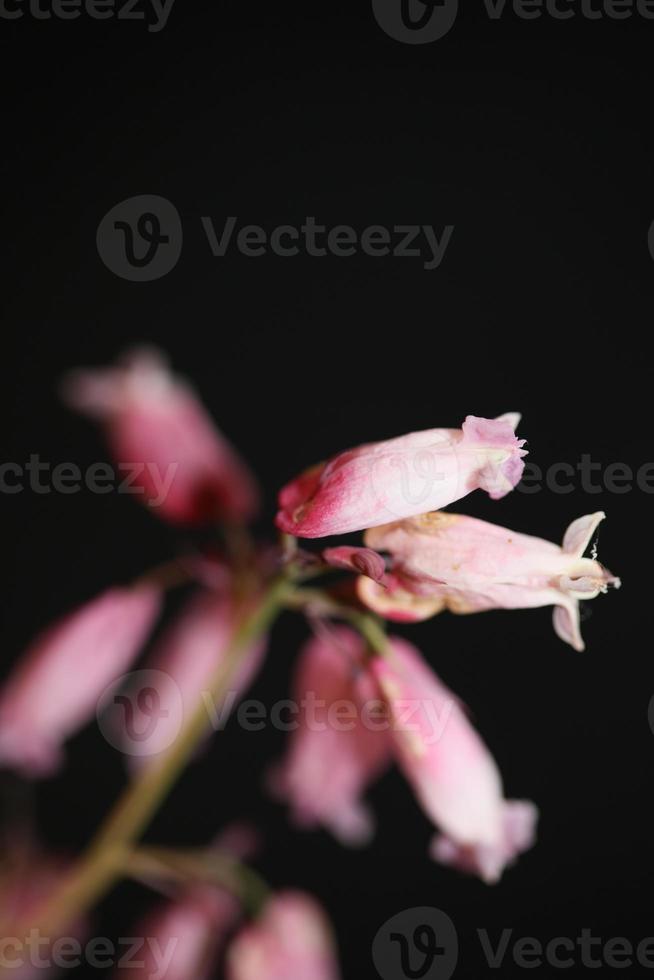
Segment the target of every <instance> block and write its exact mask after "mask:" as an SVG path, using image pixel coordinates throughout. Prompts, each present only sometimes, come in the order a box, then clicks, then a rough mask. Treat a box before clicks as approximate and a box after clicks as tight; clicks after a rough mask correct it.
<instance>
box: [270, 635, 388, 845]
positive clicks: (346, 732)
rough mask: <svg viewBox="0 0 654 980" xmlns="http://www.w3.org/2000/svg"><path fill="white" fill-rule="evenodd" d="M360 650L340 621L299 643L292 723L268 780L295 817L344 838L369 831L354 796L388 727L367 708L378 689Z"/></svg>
mask: <svg viewBox="0 0 654 980" xmlns="http://www.w3.org/2000/svg"><path fill="white" fill-rule="evenodd" d="M365 652H366V651H365V644H364V642H363V640H362V639H361V637H360V636H359V635H358V634H357V633H355V632H354V631H353V630H351V629H349V628H348V627H344V626H342V627H329V628H328V629H327V630H326V631H325V632H324V633H321V634H320V635H319V636H316V637H315V638H314V639H312V640H310V641H309V642H308V643H307V644H306V645H305V647H304V648H303V650H302V651H301V653H300V656H299V659H298V664H297V668H296V675H295V678H294V682H293V700H294V703H295V704H296V705H297V706H298V712H299V713H298V714H297V716H296V717H295V718H294V720H295V721H296V722H297V724H298V727H297V728H296V729H295V731H293V732H291V733H290V736H289V745H288V750H287V755H286V758H285V759H284V761H283V763H282V764H281V765H278V766H277V767H275V768H274V769H273V771H272V772H271V774H270V775H269V781H268V785H269V788H270V790H271V791H272V792H273V794H274V795H275V796H277V797H278V798H280V799H281V800H284V801H287V802H288V803H289V804H290V806H291V811H292V816H293V820H294V822H295V823H296V824H298V825H299V826H302V827H307V828H309V827H314V826H316V825H319V824H322V825H323V826H325V827H327V828H328V829H329V830H331V831H332V832H333V833H335V834H336V836H337V837H338V838H339V839H340V840H341V841H343V842H347V843H349V844H352V845H356V844H360V843H363V842H365V840H366V839H367V836H368V835H369V834H370V833H371V832H372V821H371V819H370V818H369V816H368V815H367V813H366V811H365V809H364V808H363V807H362V805H361V801H360V797H361V795H362V794H363V792H364V791H365V790H366V789H367V787H368V785H369V784H370V783H371V782H372V781H373V779H375V778H376V777H377V776H378V775H379V774H380V773H381V771H382V770H383V769H384V767H385V766H386V765H387V764H388V763H389V761H390V752H391V747H390V742H389V738H388V733H387V732H386V731H385V730H379V729H380V726H379V725H378V724H377V725H375V718H374V716H373V717H372V718H371V716H370V715H369V714H368V713H367V712H368V711H370V710H371V709H372V708H373V707H374V706H375V704H377V705H378V704H379V695H378V693H377V692H376V690H375V688H374V685H373V684H372V683H371V682H370V679H369V678H368V676H367V675H366V674H365V673H364V672H363V670H362V664H363V658H364V654H365ZM370 719H371V720H372V723H371V721H370Z"/></svg>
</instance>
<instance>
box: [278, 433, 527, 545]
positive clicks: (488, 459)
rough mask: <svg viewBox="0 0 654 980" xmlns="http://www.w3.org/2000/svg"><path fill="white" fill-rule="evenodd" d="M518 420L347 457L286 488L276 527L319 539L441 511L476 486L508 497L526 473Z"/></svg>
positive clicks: (416, 437) (416, 436)
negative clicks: (523, 473)
mask: <svg viewBox="0 0 654 980" xmlns="http://www.w3.org/2000/svg"><path fill="white" fill-rule="evenodd" d="M518 419H519V416H517V415H515V414H510V415H508V416H502V417H501V418H499V419H495V420H494V421H493V420H489V419H480V418H475V417H474V416H473V415H469V416H468V417H467V419H466V420H465V422H464V423H463V427H462V428H461V429H429V430H426V431H424V432H412V433H410V434H409V435H405V436H400V437H399V438H397V439H389V440H388V441H386V442H375V443H370V444H368V445H364V446H359V447H358V448H357V449H350V450H348V451H347V452H344V453H341V454H340V455H338V456H335V457H334V458H333V459H331V460H330V461H329V462H328V463H324V464H322V465H319V466H314V467H313V468H312V469H310V470H307V471H306V472H304V473H302V474H301V475H300V476H299V477H297V478H296V479H295V480H293V481H292V482H291V483H289V484H287V486H285V487H284V488H283V489H282V491H281V492H280V494H279V505H280V510H279V512H278V514H277V518H276V523H277V527H279V528H280V529H281V530H282V531H285V532H286V533H287V534H293V535H296V536H298V537H301V538H321V537H325V536H326V535H332V534H345V533H347V532H349V531H360V530H362V529H363V528H368V527H376V526H377V525H379V524H385V523H386V522H388V521H391V520H396V519H398V518H402V517H410V516H411V515H413V514H423V513H425V512H426V511H430V510H438V509H439V508H441V507H446V506H447V505H448V504H451V503H453V502H454V501H455V500H459V499H460V498H461V497H465V496H466V495H467V494H468V493H470V492H471V491H472V490H475V489H476V488H478V487H479V488H482V489H484V490H486V491H487V492H488V493H489V494H490V495H491V497H493V498H494V499H497V498H499V497H503V496H504V494H506V493H508V492H509V490H511V489H513V487H514V486H515V485H516V484H517V483H518V482H519V480H520V477H521V475H522V471H523V468H524V463H523V462H522V457H523V456H524V455H526V450H525V449H523V448H522V446H523V445H524V439H517V438H516V436H515V434H514V431H513V427H514V425H515V424H517V420H518Z"/></svg>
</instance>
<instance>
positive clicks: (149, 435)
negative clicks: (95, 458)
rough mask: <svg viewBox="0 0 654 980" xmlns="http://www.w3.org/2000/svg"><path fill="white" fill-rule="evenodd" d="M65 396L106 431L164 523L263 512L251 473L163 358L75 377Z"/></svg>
mask: <svg viewBox="0 0 654 980" xmlns="http://www.w3.org/2000/svg"><path fill="white" fill-rule="evenodd" d="M63 390H64V397H65V398H66V400H67V402H68V403H69V404H70V405H71V406H73V407H74V408H76V409H78V410H80V411H82V412H85V413H87V414H89V415H92V416H95V417H97V418H99V419H100V420H101V421H102V422H103V423H104V426H105V430H106V434H107V438H108V441H109V445H110V448H111V451H112V454H113V456H114V459H115V460H116V462H117V463H118V464H119V466H120V467H122V468H123V469H124V470H129V474H130V475H131V476H132V477H133V487H134V488H138V489H139V490H140V491H141V493H140V494H139V499H141V500H143V501H144V502H145V503H147V504H148V505H149V506H150V507H151V508H152V509H153V510H155V511H156V512H157V513H158V514H159V515H160V516H162V517H164V518H165V519H166V520H169V521H172V522H174V523H179V524H198V523H203V522H210V521H214V520H218V519H225V520H234V521H241V520H247V519H249V518H251V517H252V516H253V514H254V513H255V511H256V510H257V507H258V502H259V492H258V488H257V486H256V483H255V481H254V478H253V477H252V475H251V473H250V471H249V469H248V468H247V467H246V466H245V464H244V463H243V462H242V461H241V459H240V458H239V456H238V455H237V454H236V452H235V450H234V449H232V447H231V446H230V444H229V443H228V442H227V441H226V439H225V438H224V437H223V436H222V435H221V433H220V432H219V431H218V430H217V429H216V427H215V426H214V424H213V422H212V420H211V419H210V417H209V416H208V415H207V413H206V411H205V409H204V408H203V406H202V405H201V404H200V402H199V401H198V399H197V398H196V396H195V393H194V392H193V390H192V389H191V388H190V387H188V386H187V385H186V384H185V383H184V382H183V381H181V380H179V379H178V378H176V377H174V376H173V375H172V374H171V373H170V372H169V370H168V368H167V365H166V362H165V360H164V359H163V357H162V356H161V355H160V354H159V353H158V352H157V351H153V350H150V349H141V350H136V351H134V352H132V353H130V354H129V355H128V356H126V357H124V358H123V359H122V361H121V362H120V363H119V365H118V366H116V367H112V368H104V369H100V370H82V371H76V372H73V373H72V374H71V375H69V377H68V378H67V379H66V381H65V384H64V389H63Z"/></svg>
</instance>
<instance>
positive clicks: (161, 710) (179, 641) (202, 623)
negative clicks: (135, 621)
mask: <svg viewBox="0 0 654 980" xmlns="http://www.w3.org/2000/svg"><path fill="white" fill-rule="evenodd" d="M244 612H245V610H244V609H243V608H242V605H241V604H238V603H237V601H236V599H235V597H234V595H233V592H232V591H231V585H229V586H228V587H227V589H226V591H224V592H220V593H218V592H213V591H211V592H210V591H201V592H198V593H196V594H195V595H193V596H192V597H191V598H190V599H189V600H188V601H187V603H186V605H185V606H184V607H183V608H182V610H181V612H180V613H179V614H178V616H177V618H176V619H175V620H173V622H172V623H171V625H170V626H169V627H168V629H167V630H166V631H165V632H164V634H163V636H162V637H161V639H160V640H159V641H158V643H157V644H156V645H155V647H154V649H153V651H152V655H151V656H150V657H149V659H148V663H147V667H148V668H149V669H148V670H146V671H144V672H143V674H142V675H137V679H138V680H140V678H141V677H143V678H144V679H145V682H146V689H145V691H144V690H143V689H134V690H128V691H127V692H126V698H127V701H128V703H130V704H132V705H134V704H136V705H138V703H139V699H140V698H141V697H146V698H147V699H149V700H150V702H151V704H152V705H153V706H154V708H155V709H156V710H155V713H154V714H153V715H152V720H153V724H152V725H151V726H148V728H147V729H146V730H145V731H144V732H143V734H142V735H141V737H140V739H139V741H138V742H137V743H135V742H134V737H133V734H132V732H131V730H130V728H129V727H128V726H129V719H128V717H127V715H126V714H124V713H123V714H121V715H119V716H118V717H119V718H120V731H119V732H118V733H117V735H118V737H119V741H120V742H122V744H123V746H124V750H125V752H126V753H127V754H129V756H130V764H131V766H132V767H133V768H135V769H138V768H140V767H141V766H143V765H145V764H147V763H148V761H149V760H150V759H151V758H154V757H156V756H157V755H159V754H160V753H161V752H163V751H165V750H166V749H167V748H168V747H169V746H170V745H171V744H172V743H173V742H174V741H175V738H176V737H177V735H178V734H179V732H180V731H181V728H182V725H183V722H184V719H185V718H188V717H189V716H190V715H192V713H193V712H194V711H195V709H196V707H197V705H198V703H200V700H201V698H202V697H203V695H205V696H208V688H209V684H210V681H211V679H212V676H213V674H214V672H215V671H216V670H217V668H218V667H219V665H220V663H221V662H222V660H223V659H224V656H225V652H226V650H227V647H228V644H229V641H230V639H231V637H232V636H233V633H234V630H235V628H236V626H237V624H238V621H239V618H240V617H242V616H243V614H244ZM264 652H265V641H264V640H258V641H257V642H255V643H253V644H251V646H250V648H249V649H248V650H246V651H244V653H243V655H242V657H240V658H239V667H238V668H237V670H236V672H235V674H234V676H233V677H231V678H230V679H229V683H228V690H227V692H226V694H225V697H224V698H223V699H222V700H221V702H220V704H214V703H213V702H211V701H208V702H207V704H206V707H207V714H208V718H209V720H210V721H211V723H212V724H214V725H224V724H225V723H226V721H227V719H228V717H229V714H230V713H231V710H232V708H233V706H234V705H235V704H236V703H237V702H238V701H239V700H240V698H241V697H242V696H243V694H244V693H245V691H246V690H247V688H248V687H249V686H250V684H251V683H252V681H253V680H254V678H255V676H256V674H257V672H258V671H259V668H260V667H261V663H262V660H263V656H264ZM171 682H172V685H173V689H174V691H175V693H176V694H177V695H178V696H179V707H180V709H181V710H176V709H175V705H173V704H170V703H169V701H170V686H171ZM153 698H154V700H152V699H153ZM175 704H177V700H176V702H175ZM135 750H137V751H135ZM137 752H138V754H137Z"/></svg>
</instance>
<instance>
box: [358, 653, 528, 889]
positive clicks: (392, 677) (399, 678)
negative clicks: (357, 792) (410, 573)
mask: <svg viewBox="0 0 654 980" xmlns="http://www.w3.org/2000/svg"><path fill="white" fill-rule="evenodd" d="M371 669H372V671H373V673H374V676H375V677H376V678H377V681H378V683H379V685H380V687H381V690H382V692H383V694H384V697H385V698H386V701H387V703H388V706H389V710H390V715H391V721H392V724H391V732H392V736H393V744H394V748H395V753H396V758H397V762H398V764H399V766H400V768H401V769H402V771H403V772H404V775H405V776H406V778H407V780H408V781H409V783H410V784H411V786H412V787H413V790H414V792H415V794H416V796H417V798H418V801H419V803H420V805H421V806H422V808H423V810H424V811H425V813H426V814H427V816H428V817H429V818H430V819H431V820H432V821H433V822H434V823H435V824H436V825H437V827H438V828H439V829H440V830H441V831H442V836H437V837H436V838H435V839H434V841H433V843H432V847H431V854H432V856H433V857H434V858H435V859H436V860H437V861H440V862H442V863H444V864H451V865H454V866H456V867H458V868H459V869H460V870H464V871H468V872H470V873H474V874H477V875H479V876H480V877H481V878H482V879H483V880H484V881H486V882H488V883H493V882H495V881H497V880H498V879H499V878H500V876H501V874H502V871H503V869H504V867H505V866H506V865H507V864H510V863H511V862H512V861H513V860H514V859H515V858H516V857H517V856H518V854H520V853H521V852H522V851H524V850H526V849H527V848H528V847H531V845H532V844H533V841H534V827H535V823H536V819H537V811H536V808H535V807H534V806H533V804H531V803H528V802H526V801H522V800H508V801H507V800H505V799H504V796H503V792H502V781H501V778H500V774H499V772H498V770H497V766H496V765H495V762H494V760H493V758H492V756H491V755H490V753H489V751H488V749H487V748H486V746H485V745H484V743H483V742H482V740H481V739H480V737H479V735H478V734H477V732H476V731H475V730H474V728H473V727H472V725H471V724H470V722H469V721H468V719H467V717H466V715H465V712H464V710H463V708H462V706H461V704H460V703H459V701H458V700H457V699H456V698H455V696H454V695H453V694H452V693H451V692H450V691H449V690H448V689H447V688H446V687H445V686H444V685H443V684H442V683H441V681H440V680H439V679H438V677H436V675H435V674H434V673H433V672H432V670H431V669H430V667H429V666H428V665H427V664H426V663H425V661H424V660H423V658H422V656H421V655H420V654H419V652H418V651H417V650H416V649H415V647H413V646H411V644H409V643H407V642H406V641H405V640H402V639H399V638H394V639H393V640H392V641H391V651H390V653H389V654H388V655H387V656H385V657H375V659H374V660H373V661H372V663H371Z"/></svg>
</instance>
